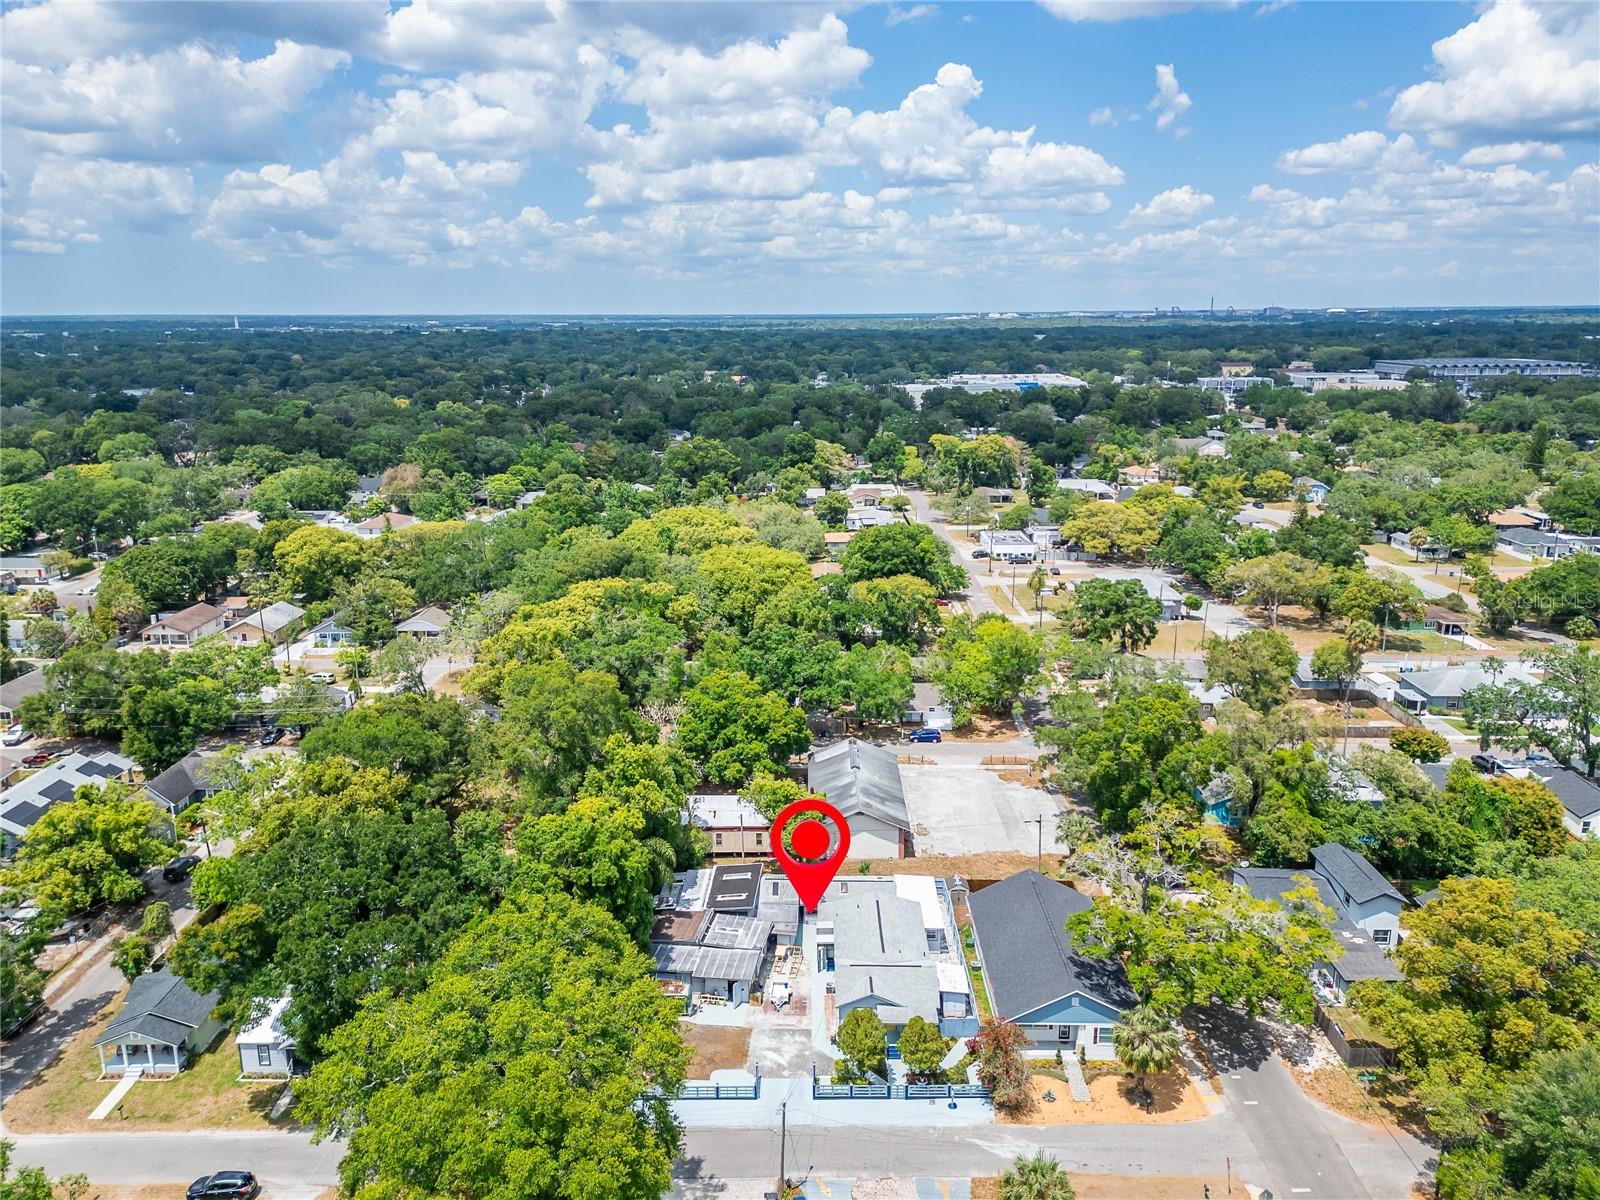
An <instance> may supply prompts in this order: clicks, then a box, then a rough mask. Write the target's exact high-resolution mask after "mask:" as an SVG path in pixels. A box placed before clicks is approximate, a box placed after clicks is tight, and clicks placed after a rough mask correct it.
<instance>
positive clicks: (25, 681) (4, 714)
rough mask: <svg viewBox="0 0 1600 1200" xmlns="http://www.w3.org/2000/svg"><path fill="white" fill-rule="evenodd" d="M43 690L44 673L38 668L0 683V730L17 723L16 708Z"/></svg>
mask: <svg viewBox="0 0 1600 1200" xmlns="http://www.w3.org/2000/svg"><path fill="white" fill-rule="evenodd" d="M44 690H45V678H44V671H43V670H42V669H40V668H38V667H35V668H34V669H33V670H31V671H29V672H28V673H27V674H26V675H18V676H17V677H16V678H15V679H12V680H8V681H7V682H5V683H0V729H10V728H11V727H12V726H13V725H15V724H16V723H17V708H18V707H19V706H20V705H21V704H22V702H23V701H24V700H26V699H27V698H28V697H29V696H37V695H38V694H39V693H40V692H42V691H44Z"/></svg>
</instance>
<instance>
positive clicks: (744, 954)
mask: <svg viewBox="0 0 1600 1200" xmlns="http://www.w3.org/2000/svg"><path fill="white" fill-rule="evenodd" d="M650 950H651V953H652V954H654V955H655V960H656V970H657V971H662V972H665V973H667V974H670V975H688V976H690V977H691V978H694V979H733V980H744V981H746V982H754V981H755V980H756V979H758V978H760V975H761V960H762V958H763V957H764V953H763V951H761V950H734V949H729V948H727V947H725V946H684V945H681V944H678V943H675V942H674V943H666V944H662V945H656V946H652V947H651V948H650Z"/></svg>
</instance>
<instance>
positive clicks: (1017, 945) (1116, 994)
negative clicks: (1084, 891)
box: [967, 871, 1138, 1020]
mask: <svg viewBox="0 0 1600 1200" xmlns="http://www.w3.org/2000/svg"><path fill="white" fill-rule="evenodd" d="M967 908H968V911H970V912H971V914H972V927H973V929H974V930H975V931H976V932H977V937H978V945H979V948H980V950H981V951H982V954H983V972H984V977H985V978H986V979H987V980H988V984H989V995H990V997H991V998H992V999H993V1000H994V1005H995V1010H996V1015H997V1016H999V1017H1001V1018H1002V1019H1005V1020H1014V1019H1016V1018H1017V1017H1020V1016H1022V1015H1023V1014H1024V1013H1028V1012H1031V1011H1033V1010H1034V1009H1036V1008H1039V1007H1041V1006H1042V1005H1045V1004H1049V1003H1051V1002H1052V1001H1054V1000H1059V999H1061V997H1063V996H1070V995H1071V994H1072V993H1074V992H1082V993H1083V994H1084V995H1086V996H1090V997H1092V998H1093V999H1096V1000H1099V1001H1102V1002H1103V1003H1105V1004H1109V1005H1111V1006H1112V1007H1113V1008H1117V1009H1128V1008H1132V1007H1133V1006H1134V1005H1135V1004H1137V1003H1138V997H1136V996H1135V995H1134V994H1133V989H1132V988H1131V987H1129V986H1128V977H1127V975H1126V974H1125V973H1124V971H1123V969H1122V964H1120V963H1118V962H1116V961H1115V960H1114V959H1100V958H1087V957H1085V956H1084V955H1082V954H1079V953H1078V952H1077V951H1076V950H1075V949H1074V948H1073V945H1072V938H1071V937H1070V936H1069V935H1068V934H1067V931H1066V922H1067V918H1068V917H1070V916H1072V915H1073V914H1074V913H1080V912H1083V911H1085V910H1086V909H1087V908H1089V898H1088V897H1087V896H1084V895H1081V894H1079V893H1078V892H1075V891H1073V890H1072V889H1071V888H1069V887H1067V886H1066V885H1065V884H1061V883H1057V882H1056V881H1055V880H1053V879H1046V878H1045V877H1044V876H1043V875H1041V874H1039V872H1037V871H1022V872H1020V873H1018V874H1016V875H1013V876H1011V878H1009V879H1002V880H1001V881H1000V882H999V883H995V884H990V885H989V886H988V887H986V888H984V889H983V890H982V891H978V892H973V893H972V895H971V896H970V897H969V898H968V900H967Z"/></svg>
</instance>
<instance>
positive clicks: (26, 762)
mask: <svg viewBox="0 0 1600 1200" xmlns="http://www.w3.org/2000/svg"><path fill="white" fill-rule="evenodd" d="M54 757H55V755H54V754H51V753H50V752H49V751H45V750H41V751H40V752H39V753H38V754H30V755H28V756H27V757H26V758H24V759H23V760H22V765H23V766H25V767H42V766H44V765H45V763H47V762H49V761H50V760H51V759H52V758H54Z"/></svg>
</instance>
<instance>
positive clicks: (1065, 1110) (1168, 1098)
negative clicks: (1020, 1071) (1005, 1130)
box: [999, 1071, 1211, 1125]
mask: <svg viewBox="0 0 1600 1200" xmlns="http://www.w3.org/2000/svg"><path fill="white" fill-rule="evenodd" d="M1149 1084H1150V1091H1151V1094H1152V1095H1153V1096H1154V1097H1155V1102H1154V1103H1153V1104H1152V1105H1151V1106H1150V1108H1149V1109H1148V1110H1147V1109H1145V1108H1143V1107H1141V1106H1140V1105H1139V1104H1138V1103H1136V1102H1135V1101H1134V1099H1133V1080H1132V1079H1131V1078H1129V1077H1126V1076H1122V1075H1102V1076H1100V1078H1098V1079H1093V1080H1090V1081H1089V1094H1090V1095H1091V1096H1092V1097H1093V1099H1092V1100H1091V1101H1090V1102H1089V1103H1088V1104H1079V1103H1078V1102H1076V1101H1075V1100H1073V1099H1072V1098H1071V1096H1070V1094H1069V1093H1068V1089H1067V1084H1066V1083H1065V1082H1064V1081H1062V1080H1060V1079H1053V1078H1051V1077H1050V1076H1048V1075H1035V1076H1034V1077H1033V1094H1034V1099H1035V1104H1034V1108H1033V1111H1032V1112H1031V1113H1028V1114H1027V1115H1026V1116H1022V1117H1001V1118H999V1121H1000V1124H1002V1125H1110V1124H1116V1125H1172V1124H1176V1123H1179V1122H1182V1121H1200V1120H1203V1119H1205V1118H1206V1117H1209V1116H1210V1115H1211V1111H1210V1110H1209V1109H1208V1108H1207V1107H1206V1105H1205V1101H1204V1100H1202V1099H1201V1098H1200V1095H1199V1093H1198V1092H1196V1091H1195V1090H1194V1085H1193V1084H1192V1083H1190V1082H1189V1077H1188V1076H1187V1075H1185V1074H1184V1073H1183V1072H1181V1071H1168V1072H1166V1073H1165V1074H1162V1075H1156V1076H1153V1077H1151V1079H1150V1081H1149ZM1046 1092H1052V1093H1054V1095H1055V1099H1054V1100H1046V1099H1045V1098H1044V1094H1045V1093H1046Z"/></svg>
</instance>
